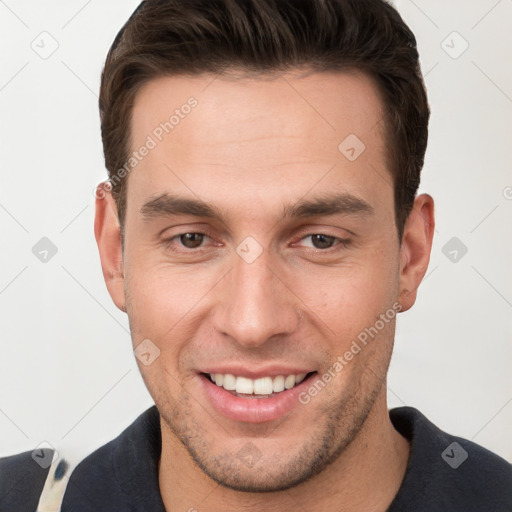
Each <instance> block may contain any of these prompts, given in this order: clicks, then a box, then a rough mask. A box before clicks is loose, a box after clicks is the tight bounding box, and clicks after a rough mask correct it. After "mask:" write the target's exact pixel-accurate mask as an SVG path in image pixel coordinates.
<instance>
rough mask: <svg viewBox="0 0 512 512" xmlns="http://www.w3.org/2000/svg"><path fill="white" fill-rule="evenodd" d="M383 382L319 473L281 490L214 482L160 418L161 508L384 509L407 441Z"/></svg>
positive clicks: (405, 456) (399, 474)
mask: <svg viewBox="0 0 512 512" xmlns="http://www.w3.org/2000/svg"><path fill="white" fill-rule="evenodd" d="M385 393H386V387H385V386H383V390H382V391H381V393H380V395H379V397H378V398H377V400H376V401H375V403H374V405H373V407H372V410H371V411H370V413H369V415H368V417H367V419H366V421H365V423H364V425H363V427H362V428H361V430H360V431H359V432H358V434H357V435H356V437H355V438H354V439H353V441H352V442H351V443H350V444H349V445H348V446H347V447H346V448H345V449H344V450H343V452H342V453H341V455H340V456H339V457H338V459H336V461H334V462H333V463H332V464H331V465H330V466H328V467H327V468H326V469H325V470H324V471H322V472H321V473H320V474H318V475H316V476H315V477H313V478H311V479H310V480H308V481H307V482H304V483H302V484H300V485H298V486H297V487H294V488H292V489H289V490H286V491H279V492H272V493H266V494H264V493H243V492H237V491H233V490H231V489H227V488H224V487H221V486H219V484H217V483H216V482H214V481H213V480H211V479H210V478H209V477H208V476H207V475H205V474H204V473H203V472H202V471H201V470H200V469H199V468H198V467H197V466H196V465H195V463H194V462H193V460H192V459H191V458H190V456H189V454H188V452H187V451H186V449H185V448H184V447H183V445H182V444H181V443H180V442H179V441H178V440H177V439H176V438H175V437H174V435H173V434H172V432H170V431H169V428H168V427H167V426H166V425H165V424H163V421H162V419H161V420H160V421H161V424H162V455H161V459H160V464H159V484H160V492H161V494H162V499H163V502H164V505H165V508H166V510H168V511H170V510H191V511H193V510H195V509H197V510H208V511H210V512H217V511H218V512H228V511H229V512H231V511H233V512H234V511H239V510H241V509H243V510H247V511H254V512H260V511H261V512H263V511H265V512H274V511H276V512H277V511H287V510H290V511H291V510H296V509H297V508H299V509H300V508H303V509H306V510H336V511H337V512H338V511H339V512H345V511H350V510H359V511H362V512H384V511H385V510H387V508H388V506H389V505H390V503H391V502H392V501H393V498H394V496H395V495H396V493H397V491H398V489H399V487H400V484H401V482H402V480H403V477H404V474H405V469H406V467H407V460H408V457H409V443H408V442H407V441H406V440H405V439H404V438H403V437H402V436H401V435H400V434H399V433H398V432H397V431H396V430H395V429H394V427H393V425H392V423H391V421H390V419H389V414H388V410H387V405H386V394H385Z"/></svg>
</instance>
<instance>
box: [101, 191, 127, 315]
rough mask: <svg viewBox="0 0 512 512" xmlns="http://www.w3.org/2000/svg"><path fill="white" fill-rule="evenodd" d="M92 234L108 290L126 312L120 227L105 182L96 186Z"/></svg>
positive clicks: (114, 205)
mask: <svg viewBox="0 0 512 512" xmlns="http://www.w3.org/2000/svg"><path fill="white" fill-rule="evenodd" d="M94 235H95V237H96V243H97V244H98V250H99V253H100V260H101V268H102V270H103V278H104V279H105V284H106V285H107V289H108V292H109V294H110V296H111V297H112V300H113V301H114V304H115V305H116V306H117V307H118V308H119V309H120V310H121V311H124V312H126V306H125V302H126V301H125V294H124V273H123V251H122V246H121V228H120V226H119V220H118V214H117V206H116V203H115V200H114V198H113V196H112V193H111V191H110V189H109V188H108V187H106V186H105V183H100V184H99V185H98V188H97V193H96V215H95V219H94Z"/></svg>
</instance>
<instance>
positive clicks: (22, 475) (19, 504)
mask: <svg viewBox="0 0 512 512" xmlns="http://www.w3.org/2000/svg"><path fill="white" fill-rule="evenodd" d="M53 453H54V452H53V450H50V449H47V448H44V449H41V450H35V451H28V452H23V453H19V454H16V455H10V456H8V457H2V458H0V512H4V511H5V512H7V511H8V512H17V511H18V510H19V511H23V512H26V511H27V510H36V508H37V504H38V502H39V496H40V494H41V491H42V490H43V487H44V483H45V481H46V477H47V475H48V472H49V469H50V465H51V462H52V459H53Z"/></svg>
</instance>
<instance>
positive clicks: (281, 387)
mask: <svg viewBox="0 0 512 512" xmlns="http://www.w3.org/2000/svg"><path fill="white" fill-rule="evenodd" d="M316 373H317V372H309V373H300V374H291V375H278V376H275V377H270V376H269V377H260V378H258V379H250V378H248V377H242V376H235V375H232V374H231V373H203V374H202V375H204V376H205V377H206V378H207V379H208V380H210V381H211V382H212V383H214V384H216V385H217V386H218V387H221V388H223V389H225V390H226V391H228V392H229V393H231V394H232V395H233V396H237V397H239V398H253V399H254V398H255V399H262V398H271V397H274V396H277V395H279V394H280V393H282V392H283V391H286V390H289V389H292V388H294V387H295V386H298V385H299V384H301V383H302V382H303V381H305V380H307V379H309V378H310V377H311V376H313V375H314V374H316Z"/></svg>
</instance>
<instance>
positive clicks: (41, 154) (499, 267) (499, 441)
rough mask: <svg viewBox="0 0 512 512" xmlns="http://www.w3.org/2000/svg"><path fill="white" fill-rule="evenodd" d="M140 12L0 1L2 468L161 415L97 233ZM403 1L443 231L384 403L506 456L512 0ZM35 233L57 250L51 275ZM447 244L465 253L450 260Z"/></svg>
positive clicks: (509, 444) (117, 5) (427, 186)
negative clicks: (427, 115)
mask: <svg viewBox="0 0 512 512" xmlns="http://www.w3.org/2000/svg"><path fill="white" fill-rule="evenodd" d="M137 4H138V1H136V0H130V1H127V0H122V1H121V0H116V1H113V0H108V1H106V0H101V1H100V0H89V1H84V0H65V1H64V0H60V1H57V0H53V1H46V2H36V1H35V0H32V1H21V0H6V1H0V39H1V43H2V51H1V63H0V70H1V75H0V109H1V116H0V123H1V132H0V141H1V149H0V172H1V189H0V234H1V240H2V250H1V251H0V269H1V270H0V315H1V324H0V343H1V345H0V433H1V435H0V455H8V454H12V453H16V452H19V451H24V450H32V449H34V448H35V447H36V446H38V445H39V444H40V443H41V442H48V443H50V444H51V445H52V446H54V447H56V448H57V449H58V450H61V451H64V452H67V453H68V454H71V455H70V456H71V457H81V456H84V455H86V454H87V453H89V452H90V451H92V450H93V449H94V448H96V447H98V446H100V445H102V444H104V443H105V442H107V441H109V440H110V439H112V438H113V437H115V436H116V435H117V434H118V433H119V432H120V431H121V430H123V429H124V428H125V427H126V426H128V425H129V424H130V423H131V422H132V421H133V420H134V418H135V417H136V416H137V415H138V414H139V413H140V412H142V411H143V410H144V409H146V408H147V407H149V406H150V405H152V400H151V397H150V396H149V394H148V392H147V391H146V389H145V386H144V383H143V381H142V379H141V377H140V375H139V371H138V369H137V366H136V364H135V359H134V356H133V354H132V351H131V341H130V338H129V333H128V322H127V318H126V317H125V315H124V314H123V313H121V312H120V311H118V310H117V309H116V308H115V306H114V305H113V303H112V302H111V299H110V297H109V295H108V293H107V290H106V287H105V284H104V282H103V278H102V274H101V268H100V261H99V257H98V253H97V248H96V244H95V240H94V236H93V214H94V207H93V192H92V191H93V188H94V186H95V185H96V184H97V183H98V182H99V181H101V180H102V179H104V178H105V177H106V172H105V170H104V164H103V157H102V147H101V140H100V128H99V116H98V109H97V92H98V88H99V78H100V72H101V69H102V65H103V61H104V58H105V56H106V53H107V50H108V48H109V46H110V44H111V43H112V41H113V38H114V36H115V34H116V33H117V31H118V30H119V28H120V27H121V25H122V24H123V23H124V22H125V21H126V19H127V18H128V17H129V15H130V14H131V12H132V11H133V10H134V8H135V7H136V5H137ZM397 6H398V8H399V10H400V12H401V13H402V15H403V17H404V19H405V21H406V22H407V23H408V24H409V25H410V27H411V28H412V30H413V31H414V32H415V34H416V36H417V39H418V44H419V49H420V54H421V61H422V67H423V71H424V74H425V75H426V84H427V88H428V92H429V97H430V103H431V107H432V121H431V125H430V134H431V135H430V143H429V148H428V151H427V158H426V163H425V168H424V172H423V181H422V186H421V191H423V192H428V193H430V194H432V195H433V196H434V199H435V200H436V206H437V229H436V234H435V242H434V247H433V252H432V259H431V263H430V268H429V271H428V273H427V276H426V278H425V281H424V283H423V284H422V286H421V287H420V290H419V296H418V301H417V303H416V306H415V307H414V308H413V310H412V311H410V312H407V313H404V314H401V315H399V319H398V330H397V337H396V349H395V353H394V358H393V361H392V365H391V370H390V375H389V403H390V406H391V407H394V406H400V405H403V404H407V405H413V406H415V407H417V408H419V409H420V410H421V411H422V412H423V413H425V414H426V415H427V416H428V417H429V418H430V419H431V420H432V421H433V422H434V423H436V424H437V425H438V426H439V427H441V428H443V429H445V430H447V431H449V432H451V433H454V434H457V435H460V436H463V437H466V438H468V439H472V440H474V441H476V442H477V443H479V444H482V445H483V446H486V447H488V448H490V449H491V450H493V451H495V452H497V453H498V454H500V455H502V456H503V457H505V458H507V459H508V460H510V461H512V434H511V432H512V428H511V427H512V371H511V363H512V344H511V337H512V323H511V318H512V314H511V313H512V286H511V285H512V270H511V262H512V237H511V234H512V172H511V162H512V149H511V147H512V66H511V65H510V63H511V61H512V35H511V30H510V27H511V26H512V23H511V22H512V1H511V0H500V1H496V0H479V1H468V0H456V1H455V0H450V2H446V1H441V0H439V1H438V0H436V1H434V0H430V1H426V0H416V1H411V0H400V1H399V2H397ZM454 31H455V32H457V34H453V32H454ZM42 32H47V33H48V34H50V35H48V34H43V35H41V33H42ZM52 39H54V40H55V41H56V43H55V42H53V40H52ZM443 41H444V42H443ZM466 42H467V44H468V45H469V47H468V48H467V50H466V51H464V53H462V54H460V53H461V51H462V50H463V49H464V48H465V46H466ZM56 44H58V48H57V49H56V51H55V52H54V53H53V54H52V55H50V56H47V55H46V54H43V56H44V57H48V58H46V59H43V58H41V57H40V56H39V55H38V53H36V51H34V49H33V47H34V48H36V49H37V50H38V51H39V53H43V52H49V51H50V50H52V45H56ZM459 54H460V55H459ZM454 57H457V58H454ZM42 237H48V238H49V239H50V240H51V241H52V242H53V243H54V244H55V245H56V246H57V248H58V252H57V254H56V255H55V256H54V257H53V258H51V259H50V260H49V261H48V262H46V263H43V262H41V261H40V260H39V259H37V258H36V257H35V255H34V254H33V253H32V247H33V246H34V245H35V244H36V243H37V242H38V241H39V240H40V239H41V238H42ZM452 237H457V238H458V239H459V240H460V241H461V242H462V243H463V244H464V245H465V246H466V247H467V249H468V252H467V254H465V255H463V256H462V252H460V250H459V252H458V253H457V261H456V262H453V261H450V258H452V259H453V257H454V255H455V254H454V253H453V252H452V254H451V255H450V254H449V252H450V251H452V250H453V248H452V247H451V246H447V248H446V249H445V252H446V253H447V254H448V256H449V257H450V258H449V257H447V256H446V255H445V254H444V253H443V247H445V245H446V244H447V243H448V242H449V241H450V240H451V239H452ZM452 243H453V242H452ZM456 243H459V242H456Z"/></svg>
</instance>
